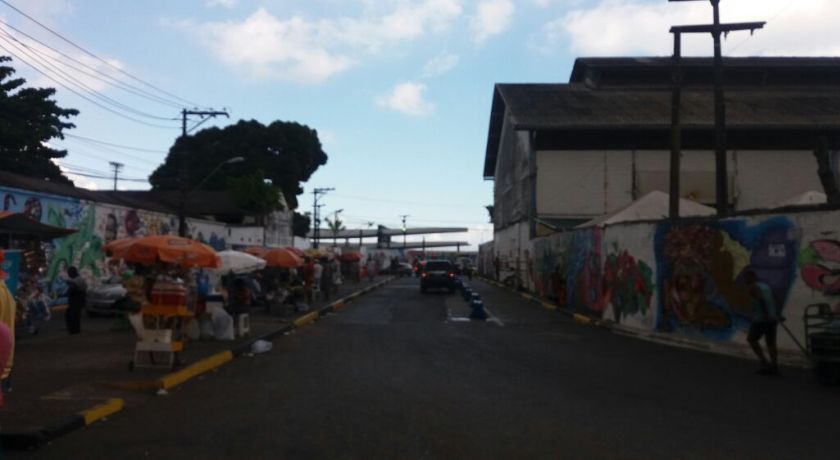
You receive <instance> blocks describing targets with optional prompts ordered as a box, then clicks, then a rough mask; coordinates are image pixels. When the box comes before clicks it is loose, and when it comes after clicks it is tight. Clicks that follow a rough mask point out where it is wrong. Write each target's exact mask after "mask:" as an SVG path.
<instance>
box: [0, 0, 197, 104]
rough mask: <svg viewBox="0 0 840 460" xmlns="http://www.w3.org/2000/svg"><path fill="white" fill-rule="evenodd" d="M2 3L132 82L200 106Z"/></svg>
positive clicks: (6, 2)
mask: <svg viewBox="0 0 840 460" xmlns="http://www.w3.org/2000/svg"><path fill="white" fill-rule="evenodd" d="M0 3H3V4H4V5H6V6H8V7H9V8H11V9H12V10H14V11H15V12H17V13H18V14H20V15H21V16H23V17H25V18H26V19H29V20H30V21H32V22H34V23H35V24H37V25H38V26H40V27H41V28H42V29H44V30H46V31H47V32H49V33H51V34H52V35H55V36H56V37H58V38H59V39H61V40H62V41H64V42H65V43H67V44H69V45H70V46H72V47H74V48H76V49H78V50H79V51H81V52H83V53H85V54H87V55H88V56H90V57H92V58H94V59H96V60H97V61H100V62H102V63H103V64H105V65H107V66H108V67H110V68H112V69H114V70H116V71H117V72H119V73H121V74H123V75H125V76H127V77H129V78H131V79H132V80H134V81H136V82H138V83H141V84H143V85H145V86H147V87H149V88H152V89H154V90H156V91H158V92H160V93H162V94H165V95H167V96H169V97H173V98H175V99H177V100H179V101H182V102H185V103H187V104H190V105H193V106H198V104H196V103H195V102H192V101H190V100H188V99H184V98H182V97H180V96H177V95H175V94H172V93H170V92H167V91H165V90H163V89H161V88H158V87H157V86H155V85H153V84H151V83H148V82H146V81H144V80H141V79H140V78H138V77H136V76H134V75H132V74H130V73H128V72H126V71H125V70H123V69H121V68H119V67H117V66H115V65H113V64H112V63H110V62H108V61H107V60H105V59H102V58H101V57H99V56H97V55H96V54H93V53H92V52H90V51H88V50H87V49H85V48H83V47H82V46H80V45H78V44H76V43H74V42H73V41H72V40H70V39H69V38H67V37H65V36H63V35H61V34H60V33H58V32H56V31H55V30H53V29H51V28H49V27H47V26H46V25H44V24H42V23H41V22H40V21H38V20H37V19H35V18H33V17H32V16H30V15H28V14H26V13H25V12H23V11H21V10H20V9H18V8H17V7H15V6H14V5H12V4H11V3H9V2H8V1H6V0H0Z"/></svg>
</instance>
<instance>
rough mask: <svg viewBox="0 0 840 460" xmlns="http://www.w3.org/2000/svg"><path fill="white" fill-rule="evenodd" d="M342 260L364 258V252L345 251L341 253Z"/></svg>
mask: <svg viewBox="0 0 840 460" xmlns="http://www.w3.org/2000/svg"><path fill="white" fill-rule="evenodd" d="M341 260H343V261H345V262H357V261H359V260H362V253H361V252H345V253H343V254H341Z"/></svg>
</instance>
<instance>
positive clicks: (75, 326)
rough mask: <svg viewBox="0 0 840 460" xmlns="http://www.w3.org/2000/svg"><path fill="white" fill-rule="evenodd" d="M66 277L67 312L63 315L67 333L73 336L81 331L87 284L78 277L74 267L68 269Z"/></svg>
mask: <svg viewBox="0 0 840 460" xmlns="http://www.w3.org/2000/svg"><path fill="white" fill-rule="evenodd" d="M67 276H68V279H67V311H66V312H65V313H64V320H65V322H66V324H67V332H69V333H70V334H71V335H75V334H78V333H79V332H81V329H82V309H83V308H84V306H85V296H86V295H87V283H85V280H84V279H83V278H82V277H81V276H80V275H79V270H78V269H77V268H76V267H70V268H68V269H67Z"/></svg>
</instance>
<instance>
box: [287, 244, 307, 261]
mask: <svg viewBox="0 0 840 460" xmlns="http://www.w3.org/2000/svg"><path fill="white" fill-rule="evenodd" d="M286 249H287V250H288V251H291V253H292V254H294V255H296V256H298V257H300V258H301V259H303V258H304V257H306V253H305V252H303V251H302V250H300V249H298V248H295V247H292V246H286Z"/></svg>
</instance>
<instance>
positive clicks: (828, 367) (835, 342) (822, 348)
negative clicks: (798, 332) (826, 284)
mask: <svg viewBox="0 0 840 460" xmlns="http://www.w3.org/2000/svg"><path fill="white" fill-rule="evenodd" d="M804 322H805V340H806V344H807V347H808V355H809V356H810V357H811V360H812V361H813V363H814V373H815V374H816V377H817V381H818V382H820V383H823V384H829V383H838V382H840V313H838V312H835V311H832V310H831V307H830V306H829V305H828V304H824V303H820V304H812V305H808V306H807V307H805V317H804Z"/></svg>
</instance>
